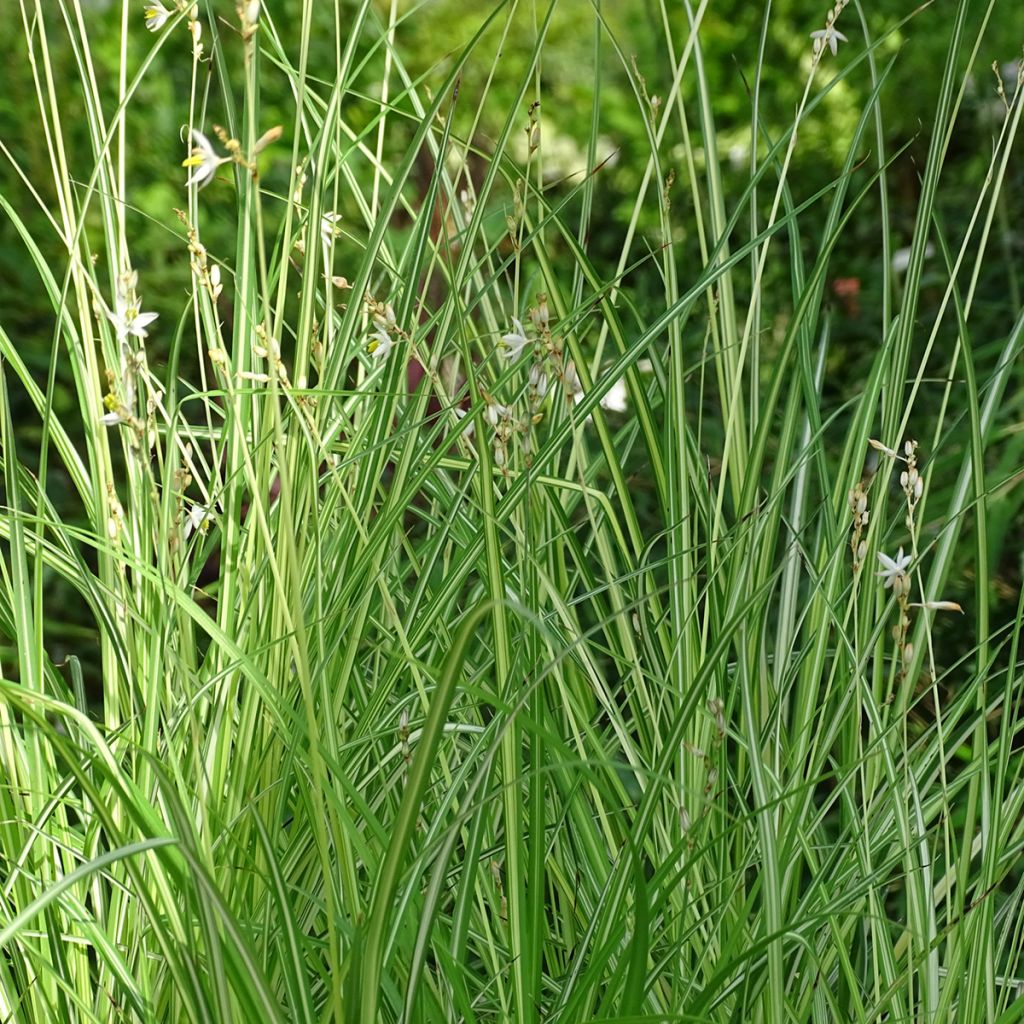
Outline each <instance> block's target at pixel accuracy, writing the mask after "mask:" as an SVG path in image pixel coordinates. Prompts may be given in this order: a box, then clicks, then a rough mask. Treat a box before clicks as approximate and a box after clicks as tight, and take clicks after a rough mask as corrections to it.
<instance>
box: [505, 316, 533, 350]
mask: <svg viewBox="0 0 1024 1024" xmlns="http://www.w3.org/2000/svg"><path fill="white" fill-rule="evenodd" d="M512 327H513V330H512V331H510V332H509V333H508V334H503V335H502V336H501V344H502V355H503V356H504V357H505V358H506V359H518V358H519V357H520V355H522V352H523V349H524V348H526V346H527V345H529V344H530V339H529V338H527V336H526V332H525V331H524V330H523V324H522V322H521V321H520V320H518V319H517V318H516V317H512Z"/></svg>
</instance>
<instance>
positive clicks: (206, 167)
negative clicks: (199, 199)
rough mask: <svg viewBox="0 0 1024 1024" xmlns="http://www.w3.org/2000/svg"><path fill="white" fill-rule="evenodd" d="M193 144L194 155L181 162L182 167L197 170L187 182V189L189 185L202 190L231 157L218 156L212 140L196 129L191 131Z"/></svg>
mask: <svg viewBox="0 0 1024 1024" xmlns="http://www.w3.org/2000/svg"><path fill="white" fill-rule="evenodd" d="M190 134H191V136H192V142H193V143H194V145H193V147H192V155H191V156H190V157H189V158H188V159H187V160H183V161H182V162H181V166H182V167H194V168H195V170H194V171H193V172H192V173H191V174H190V175H189V179H188V181H186V182H185V185H186V187H187V186H189V185H198V186H199V188H202V187H203V186H204V185H206V184H207V183H208V182H209V181H210V180H211V179H212V178H213V176H214V174H216V173H217V168H218V167H220V165H221V164H224V163H227V162H228V161H229V160H230V159H231V157H229V156H218V155H217V151H216V150H215V149H214V148H213V144H212V143H211V142H210V140H209V139H208V138H207V137H206V136H205V135H204V134H203V133H202V132H200V131H197V130H196V129H195V128H193V129H192V131H191V133H190Z"/></svg>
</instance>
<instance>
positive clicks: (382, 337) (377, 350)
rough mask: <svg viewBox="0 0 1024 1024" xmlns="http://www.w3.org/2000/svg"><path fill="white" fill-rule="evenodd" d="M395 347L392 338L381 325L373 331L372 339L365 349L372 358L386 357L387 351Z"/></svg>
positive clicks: (382, 358)
mask: <svg viewBox="0 0 1024 1024" xmlns="http://www.w3.org/2000/svg"><path fill="white" fill-rule="evenodd" d="M394 347H395V342H394V339H392V337H391V335H390V334H388V332H387V331H385V330H384V328H383V327H378V328H377V330H375V331H374V332H373V341H371V342H370V344H369V345H367V347H366V350H367V351H368V352H369V353H370V355H371V356H373V358H374V359H377V360H384V359H387V357H388V353H389V352H390V351H391V350H392V349H393V348H394Z"/></svg>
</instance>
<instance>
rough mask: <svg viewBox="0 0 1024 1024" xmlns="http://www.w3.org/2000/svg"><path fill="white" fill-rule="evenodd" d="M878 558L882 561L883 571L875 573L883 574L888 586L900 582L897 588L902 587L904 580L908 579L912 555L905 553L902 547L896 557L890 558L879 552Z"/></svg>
mask: <svg viewBox="0 0 1024 1024" xmlns="http://www.w3.org/2000/svg"><path fill="white" fill-rule="evenodd" d="M878 560H879V561H880V562H881V563H882V571H881V572H879V573H876V574H875V575H877V576H881V577H882V579H883V580H884V581H885V583H884V585H885V586H886V587H892V586H894V585H895V584H897V583H899V586H898V587H897V590H898V591H899V590H901V589H902V581H903V580H904V579H906V576H907V568H908V566H909V565H910V555H905V554H903V548H902V547H901V548H900V549H899V551H898V552H897V554H896V557H895V558H890V557H889V556H888V555H886V554H884V553H883V552H881V551H879V552H878Z"/></svg>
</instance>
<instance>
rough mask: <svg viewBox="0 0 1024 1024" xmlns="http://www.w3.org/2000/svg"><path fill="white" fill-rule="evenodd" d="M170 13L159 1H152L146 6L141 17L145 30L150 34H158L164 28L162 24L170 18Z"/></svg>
mask: <svg viewBox="0 0 1024 1024" xmlns="http://www.w3.org/2000/svg"><path fill="white" fill-rule="evenodd" d="M171 13H172V12H171V11H169V10H167V8H166V7H164V5H163V4H162V3H160V0H153V2H152V3H149V4H146V6H145V8H144V9H143V11H142V16H143V17H144V18H145V19H146V28H148V29H149V31H150V32H159V31H160V29H162V28H163V27H164V23H165V22H166V21H167V19H168V18H169V17H170V16H171Z"/></svg>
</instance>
